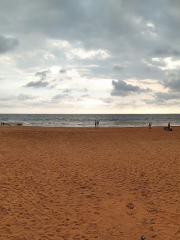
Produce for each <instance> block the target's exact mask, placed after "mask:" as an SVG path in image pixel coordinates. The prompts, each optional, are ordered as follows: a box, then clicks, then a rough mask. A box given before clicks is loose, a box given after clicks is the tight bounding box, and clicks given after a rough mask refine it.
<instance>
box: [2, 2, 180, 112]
mask: <svg viewBox="0 0 180 240" xmlns="http://www.w3.org/2000/svg"><path fill="white" fill-rule="evenodd" d="M179 112H180V1H179V0H31V1H29V0H13V1H12V0H0V113H179Z"/></svg>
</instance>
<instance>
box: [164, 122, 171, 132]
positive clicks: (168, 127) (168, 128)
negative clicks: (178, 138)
mask: <svg viewBox="0 0 180 240" xmlns="http://www.w3.org/2000/svg"><path fill="white" fill-rule="evenodd" d="M164 130H168V131H172V128H171V127H170V123H168V126H167V127H164Z"/></svg>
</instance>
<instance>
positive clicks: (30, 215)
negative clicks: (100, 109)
mask: <svg viewBox="0 0 180 240" xmlns="http://www.w3.org/2000/svg"><path fill="white" fill-rule="evenodd" d="M0 139H1V141H0V239H1V240H7V239H12V240H33V239H35V240H44V239H50V240H61V239H63V240H65V239H74V240H77V239H83V240H92V239H98V240H99V239H102V240H114V239H118V240H119V239H120V240H121V239H122V240H136V239H137V240H138V239H139V240H140V239H141V236H142V235H144V236H145V237H146V240H148V239H158V240H161V239H162V240H170V239H173V240H176V239H177V240H178V239H180V147H179V146H180V127H173V131H172V132H170V131H165V130H163V128H162V127H154V128H152V129H151V132H149V130H148V128H144V127H142V128H45V127H21V126H19V127H17V126H16V127H10V126H1V127H0Z"/></svg>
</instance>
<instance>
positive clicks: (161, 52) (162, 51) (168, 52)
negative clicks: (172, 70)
mask: <svg viewBox="0 0 180 240" xmlns="http://www.w3.org/2000/svg"><path fill="white" fill-rule="evenodd" d="M151 54H152V55H155V56H163V57H169V56H180V51H179V50H177V49H172V48H171V47H170V46H168V45H165V46H159V47H157V48H156V49H155V50H153V51H152V53H151Z"/></svg>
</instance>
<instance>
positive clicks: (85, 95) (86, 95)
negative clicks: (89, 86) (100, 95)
mask: <svg viewBox="0 0 180 240" xmlns="http://www.w3.org/2000/svg"><path fill="white" fill-rule="evenodd" d="M81 97H82V98H88V97H89V95H88V94H84V95H82V96H81Z"/></svg>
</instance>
